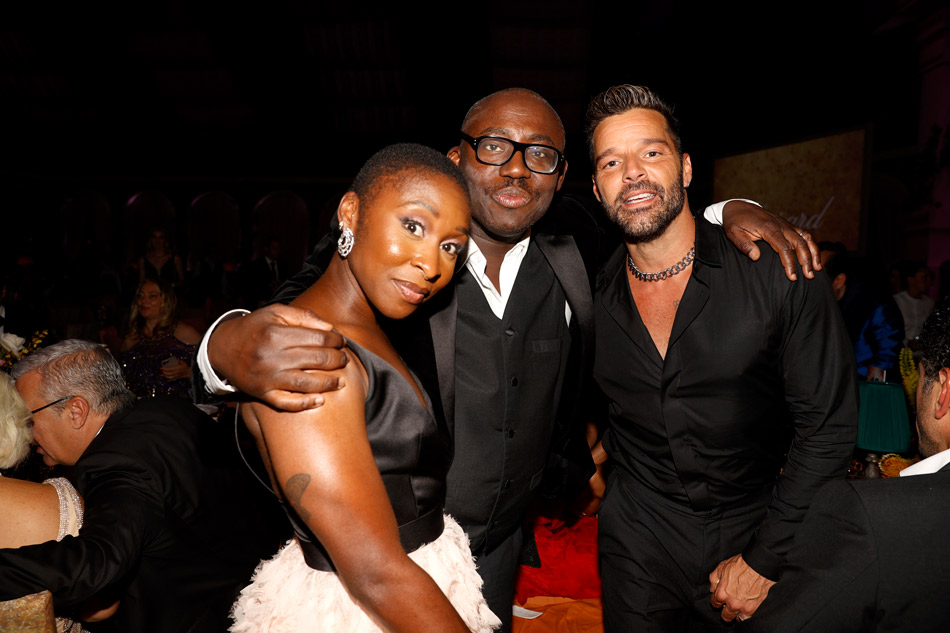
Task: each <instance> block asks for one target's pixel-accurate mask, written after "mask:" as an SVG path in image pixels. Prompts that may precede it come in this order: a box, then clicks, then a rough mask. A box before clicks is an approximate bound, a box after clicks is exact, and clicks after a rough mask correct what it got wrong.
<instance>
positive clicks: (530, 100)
mask: <svg viewBox="0 0 950 633" xmlns="http://www.w3.org/2000/svg"><path fill="white" fill-rule="evenodd" d="M460 139H461V143H460V144H459V145H458V146H456V147H453V148H452V149H450V150H449V152H448V156H449V158H451V159H452V160H453V161H454V162H455V163H456V164H457V165H458V166H459V168H460V169H461V171H462V174H463V175H464V176H465V179H466V181H467V182H468V184H469V189H470V192H471V197H472V233H471V236H472V239H471V240H470V241H469V245H468V252H467V256H466V258H465V260H464V265H463V269H462V270H460V271H459V273H458V274H457V275H456V277H455V279H456V283H455V291H454V292H450V291H446V292H442V293H440V294H439V295H438V296H437V297H435V298H434V299H433V300H432V301H431V302H428V303H427V304H426V306H425V307H424V308H423V309H421V310H420V311H419V312H418V313H417V314H416V315H413V317H410V318H409V319H405V320H403V321H399V322H396V323H394V324H392V325H391V327H389V329H388V331H387V333H388V334H389V337H390V339H391V341H392V342H393V344H394V345H395V346H396V348H397V349H398V350H399V352H400V354H401V355H402V357H403V358H404V359H405V360H406V362H407V364H408V365H409V366H410V367H411V368H412V369H413V370H414V371H415V372H416V373H417V375H418V376H419V378H420V380H421V381H422V383H423V384H424V386H425V387H426V389H427V390H428V391H429V393H430V394H431V395H432V400H433V403H434V407H435V409H436V414H437V416H440V417H441V419H444V420H445V422H446V424H447V426H448V427H449V429H450V430H451V431H452V433H453V435H454V442H455V454H454V460H453V463H452V468H451V470H450V471H449V475H448V482H447V484H448V485H447V498H446V511H447V512H448V513H449V514H451V515H452V516H454V517H455V518H456V519H457V520H458V521H459V523H460V524H461V525H462V527H463V528H464V529H465V531H466V533H467V534H468V536H469V539H470V541H471V547H472V552H473V554H474V555H475V556H476V558H477V563H478V569H479V573H480V574H481V576H482V578H483V579H484V580H485V586H484V588H483V592H484V595H485V598H486V600H487V601H488V604H489V606H490V607H491V608H492V610H493V611H494V612H495V613H496V614H497V615H498V616H499V618H501V620H502V622H503V629H502V630H503V631H508V630H510V627H511V618H512V609H511V605H512V599H513V596H514V580H515V575H516V572H517V567H518V557H519V551H520V549H521V545H522V535H521V523H522V521H523V519H524V515H525V512H526V509H527V505H528V502H529V500H530V499H531V498H532V495H533V494H534V493H535V492H536V491H537V490H538V488H539V487H540V486H541V485H542V476H543V477H544V479H545V482H544V486H545V488H546V489H549V490H550V491H552V492H553V491H555V490H557V491H559V492H562V493H564V494H565V496H570V494H571V493H572V492H574V493H576V492H577V491H579V489H580V486H583V484H584V483H585V482H586V481H587V479H588V478H589V476H590V474H591V472H592V470H593V464H592V462H591V457H590V449H589V447H588V445H587V442H586V439H585V437H584V428H583V424H582V421H583V419H584V411H583V410H582V407H583V405H584V404H585V402H584V399H583V398H582V397H581V394H582V393H583V391H584V384H585V381H586V380H587V378H588V377H589V376H590V375H591V353H590V352H591V349H592V343H593V341H592V336H593V312H592V299H591V293H590V286H589V276H588V272H587V271H588V270H590V271H592V272H593V271H595V270H596V265H597V259H598V256H599V252H601V251H603V250H604V249H603V247H601V245H600V241H601V239H602V237H601V235H600V234H599V231H598V230H597V228H596V226H597V223H596V221H595V220H594V219H593V218H592V216H591V215H590V214H589V212H588V211H587V209H586V208H585V206H584V205H583V204H581V203H580V202H579V201H578V200H577V199H574V198H571V197H567V196H564V197H561V198H560V199H557V200H556V199H555V194H556V193H557V192H558V191H559V190H560V188H561V186H562V184H563V183H564V177H565V174H566V172H567V161H566V160H565V159H564V156H563V152H564V146H565V133H564V127H563V125H562V124H561V120H560V117H558V115H557V113H556V112H555V111H554V109H553V108H552V107H551V106H550V105H549V104H548V103H547V101H545V100H544V99H543V98H542V97H541V96H540V95H538V94H537V93H534V92H532V91H530V90H524V89H509V90H503V91H500V92H497V93H494V94H492V95H489V96H488V97H485V98H484V99H482V100H480V101H478V102H477V103H476V104H475V105H473V106H472V108H471V109H470V110H469V112H468V114H467V115H466V116H465V119H464V121H463V122H462V129H461V134H460ZM740 204H742V203H740ZM730 213H733V210H732V209H730ZM758 213H762V212H761V211H759V212H758ZM730 219H732V218H730ZM761 221H762V218H759V223H760V224H761ZM787 235H790V236H792V237H793V238H794V240H796V242H797V246H799V247H800V250H799V256H800V258H801V259H802V260H803V261H804V266H805V268H806V270H810V268H811V259H810V258H811V257H812V254H811V253H810V252H809V250H808V247H807V246H806V244H805V241H804V240H803V239H801V238H800V237H799V234H798V233H797V232H794V231H793V230H791V229H790V227H789V232H788V233H787ZM790 239H791V238H790ZM773 241H775V243H776V244H784V245H785V246H786V247H787V248H788V251H787V252H786V255H787V256H788V258H789V259H788V260H787V261H786V262H785V263H786V265H787V268H786V269H787V270H792V271H794V263H793V262H794V255H793V254H792V253H794V249H792V248H791V247H789V246H788V244H787V242H786V239H785V237H783V236H782V235H781V231H778V230H777V231H776V236H775V237H774V238H773ZM749 244H750V245H751V242H749ZM578 246H580V248H578ZM354 248H359V244H356V245H354ZM321 250H322V251H323V253H322V254H321V253H320V251H321ZM815 254H817V251H816V253H815ZM330 256H332V249H326V248H321V246H319V245H318V247H317V250H316V251H315V253H314V256H313V257H311V260H310V262H309V265H308V268H307V269H305V271H304V272H303V273H301V274H300V275H298V276H297V277H295V278H294V279H292V280H291V281H290V282H288V283H287V284H285V286H284V287H283V288H282V289H281V291H280V292H279V293H278V297H277V300H279V301H282V302H287V301H290V300H291V299H293V298H294V297H295V296H296V295H297V294H299V293H300V292H301V291H302V290H303V289H305V288H306V287H308V286H309V285H310V284H311V283H313V281H314V280H315V279H316V277H317V276H318V275H319V273H320V271H321V269H322V268H324V266H325V263H326V262H327V261H329V257H330ZM806 260H807V261H806ZM321 327H322V328H324V329H328V328H327V325H326V324H321V323H320V322H319V320H318V319H316V318H314V317H313V316H312V315H309V316H308V315H304V314H301V313H300V311H295V310H294V309H292V308H288V307H286V306H276V305H275V306H270V307H268V308H264V309H262V310H259V311H257V312H255V313H252V314H251V315H249V316H247V317H245V318H241V319H233V320H230V321H226V322H223V323H221V325H219V326H217V327H216V328H214V326H213V330H212V335H211V336H210V337H209V336H206V338H205V340H204V341H202V345H201V349H199V356H198V362H197V363H196V365H197V366H198V368H199V369H200V368H201V367H202V366H203V365H205V359H203V358H202V356H201V352H202V351H203V350H205V349H207V350H208V352H209V353H210V360H211V365H212V366H213V367H214V368H215V369H216V370H219V371H220V372H221V373H222V374H224V375H225V376H226V377H227V379H228V380H229V381H230V382H231V384H233V385H235V386H237V387H238V388H240V390H241V391H243V392H245V393H248V394H251V395H254V396H256V397H259V398H262V399H264V400H265V401H267V402H268V403H269V404H271V405H272V406H276V407H278V408H283V409H288V410H298V409H302V408H308V407H311V406H316V404H317V403H318V402H319V398H318V397H315V396H313V395H302V394H303V393H304V392H312V393H317V392H321V391H327V390H328V389H332V388H335V387H336V383H335V382H334V381H333V380H332V379H331V380H330V381H327V380H326V376H325V375H324V374H317V373H313V372H303V371H301V370H303V369H334V368H335V367H338V366H339V364H337V365H333V364H332V363H334V362H338V363H342V360H339V361H338V359H337V357H336V355H335V354H334V352H335V351H336V350H333V349H329V348H331V347H334V346H337V347H338V346H339V345H340V342H339V341H338V340H336V337H335V335H334V334H333V333H331V332H326V331H322V332H321V331H316V330H314V329H312V328H321ZM318 363H320V364H321V365H322V366H320V365H318ZM205 373H206V378H205V379H206V380H208V381H209V383H210V385H209V386H210V387H211V388H212V389H213V390H215V391H218V392H221V391H223V390H226V389H228V388H229V387H228V386H226V385H225V384H223V383H222V382H221V381H220V380H219V379H218V377H217V376H215V375H214V372H213V371H210V368H208V367H205ZM196 392H197V393H199V394H200V392H201V389H200V388H197V389H196ZM578 484H579V485H578Z"/></svg>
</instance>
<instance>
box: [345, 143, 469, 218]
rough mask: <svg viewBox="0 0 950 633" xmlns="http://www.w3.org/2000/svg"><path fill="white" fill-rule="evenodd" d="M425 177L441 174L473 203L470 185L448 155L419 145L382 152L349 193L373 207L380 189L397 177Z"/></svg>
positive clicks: (358, 177)
mask: <svg viewBox="0 0 950 633" xmlns="http://www.w3.org/2000/svg"><path fill="white" fill-rule="evenodd" d="M422 173H429V174H441V175H443V176H445V177H446V178H448V179H449V180H451V181H453V182H455V183H456V184H457V185H458V186H459V188H460V189H461V190H462V192H463V193H464V194H465V198H466V200H468V201H469V203H471V199H470V198H469V195H468V185H467V184H466V183H465V179H464V178H462V172H461V171H459V168H458V167H456V166H455V163H453V162H452V161H451V160H449V158H448V157H447V156H446V155H445V154H441V153H439V152H437V151H435V150H434V149H432V148H431V147H426V146H425V145H418V144H416V143H398V144H396V145H389V146H388V147H384V148H383V149H381V150H379V151H378V152H376V153H375V154H373V155H372V156H370V158H369V160H368V161H366V163H365V164H364V165H363V167H362V168H361V169H360V171H359V173H358V174H356V178H354V179H353V184H352V185H351V186H350V191H352V192H354V193H356V195H357V196H359V199H360V203H361V204H372V201H373V198H374V197H375V195H376V192H377V191H378V190H379V187H380V186H381V185H382V184H383V183H386V182H391V181H393V180H394V179H395V178H396V177H397V176H400V177H403V178H413V177H415V176H417V175H419V174H422Z"/></svg>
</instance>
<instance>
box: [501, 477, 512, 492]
mask: <svg viewBox="0 0 950 633" xmlns="http://www.w3.org/2000/svg"><path fill="white" fill-rule="evenodd" d="M502 488H504V489H505V490H508V489H509V488H511V480H510V479H506V480H505V483H504V484H503V485H502Z"/></svg>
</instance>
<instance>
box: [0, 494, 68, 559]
mask: <svg viewBox="0 0 950 633" xmlns="http://www.w3.org/2000/svg"><path fill="white" fill-rule="evenodd" d="M0 508H3V512H2V513H0V548H4V547H22V546H24V545H35V544H36V543H45V542H46V541H55V540H56V536H57V535H58V533H59V497H58V496H57V494H56V489H55V488H53V487H52V486H47V485H45V484H37V483H33V482H32V481H22V480H19V479H11V478H9V477H3V478H0Z"/></svg>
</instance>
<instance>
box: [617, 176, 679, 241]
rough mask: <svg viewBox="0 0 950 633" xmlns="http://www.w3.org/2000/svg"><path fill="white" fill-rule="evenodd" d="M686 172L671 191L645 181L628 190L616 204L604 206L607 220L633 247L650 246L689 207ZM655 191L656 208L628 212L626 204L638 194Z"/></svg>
mask: <svg viewBox="0 0 950 633" xmlns="http://www.w3.org/2000/svg"><path fill="white" fill-rule="evenodd" d="M682 183H683V171H682V168H681V169H680V173H679V175H678V177H677V180H676V181H675V184H674V185H673V187H671V188H670V189H669V190H667V189H666V187H664V186H662V185H661V184H659V183H656V182H653V181H649V180H644V181H640V182H638V183H631V184H629V185H627V186H626V187H624V188H623V189H622V190H621V191H620V193H619V194H618V195H617V197H616V198H614V201H613V204H608V203H607V201H606V200H605V201H604V202H603V206H604V210H605V211H606V212H607V217H609V218H610V219H611V221H612V222H613V223H614V224H616V225H617V226H618V227H620V230H622V231H623V233H624V238H625V239H626V241H627V242H629V243H631V244H641V243H649V242H652V241H653V240H655V239H657V238H658V237H660V236H661V235H663V233H664V232H665V231H666V229H667V228H668V227H669V226H670V224H672V223H673V220H675V219H676V218H677V216H679V214H680V212H682V210H683V205H684V204H685V203H686V188H685V187H683V185H682ZM641 190H646V191H652V192H653V193H655V194H656V199H655V200H654V201H653V204H652V205H650V206H649V207H648V208H646V209H641V210H638V211H634V212H629V211H625V210H624V208H623V201H624V200H625V199H626V198H628V197H629V196H630V194H631V193H633V192H634V191H641Z"/></svg>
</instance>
